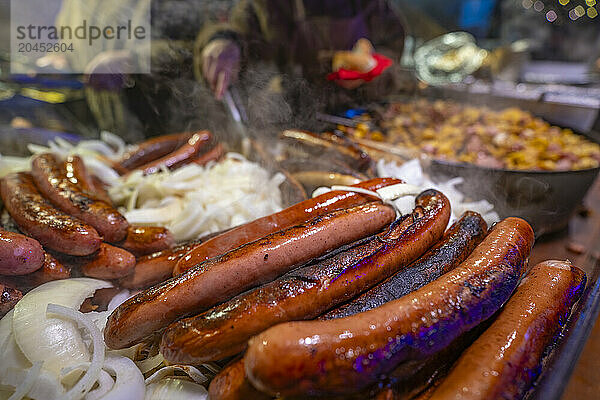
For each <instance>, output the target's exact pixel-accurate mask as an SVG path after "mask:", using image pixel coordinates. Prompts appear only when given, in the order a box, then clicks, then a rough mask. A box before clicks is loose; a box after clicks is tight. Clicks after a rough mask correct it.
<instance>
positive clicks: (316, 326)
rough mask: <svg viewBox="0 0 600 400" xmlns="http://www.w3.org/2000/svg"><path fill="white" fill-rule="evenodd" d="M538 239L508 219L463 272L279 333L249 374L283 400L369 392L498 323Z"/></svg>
mask: <svg viewBox="0 0 600 400" xmlns="http://www.w3.org/2000/svg"><path fill="white" fill-rule="evenodd" d="M533 240H534V235H533V231H532V229H531V227H530V226H529V224H528V223H527V222H525V221H524V220H522V219H519V218H507V219H505V220H503V221H501V222H500V223H499V224H497V225H496V226H495V227H494V229H492V230H491V232H490V233H489V235H488V236H487V237H486V238H485V240H484V241H483V242H482V243H481V244H480V245H479V246H477V248H475V250H474V251H473V253H472V254H471V255H470V256H469V258H467V259H466V260H465V261H464V262H463V263H462V264H461V265H460V266H459V267H457V268H456V269H454V270H453V271H451V272H448V273H446V274H445V275H443V276H442V277H440V278H439V279H437V280H436V281H434V282H432V283H430V284H428V285H426V286H423V287H422V288H421V289H419V290H417V291H415V292H413V293H411V294H409V295H407V296H404V297H402V298H400V299H398V300H395V301H392V302H389V303H386V304H384V305H383V306H381V307H378V308H375V309H373V310H370V311H366V312H364V313H360V314H356V315H353V316H350V317H346V318H339V319H333V320H328V321H301V322H287V323H284V324H280V325H277V326H274V327H272V328H270V329H268V330H266V331H265V332H263V333H261V334H259V335H257V336H255V337H254V338H252V339H251V340H250V342H249V345H248V350H247V352H246V356H245V367H246V374H247V376H248V378H249V379H250V381H251V383H252V384H253V385H254V386H255V387H257V388H259V389H260V390H262V391H265V392H268V393H272V394H275V393H279V394H280V395H283V396H286V395H290V396H293V395H317V394H323V395H326V394H344V393H351V392H355V391H357V390H361V389H364V388H366V387H368V386H369V385H371V384H373V383H375V382H377V381H378V380H379V379H381V378H382V377H383V376H384V375H386V374H388V373H390V372H391V371H392V370H394V369H395V368H396V367H397V366H398V365H399V364H401V363H403V362H407V361H410V360H415V359H417V360H418V359H424V358H426V357H429V356H431V355H433V354H436V353H437V352H439V351H441V350H443V349H445V348H446V347H447V346H448V345H450V344H451V343H452V342H453V341H454V340H455V339H456V338H457V337H459V336H460V335H462V334H463V333H465V332H467V331H469V330H470V329H472V328H473V327H475V326H476V325H478V324H479V323H481V322H482V321H484V320H486V319H487V318H489V317H490V316H492V315H493V314H494V312H495V311H497V310H498V308H499V307H500V306H501V305H502V304H503V303H504V302H505V301H506V300H507V299H508V298H509V297H510V295H511V294H512V292H513V290H514V289H515V287H516V286H517V282H518V281H519V279H520V277H521V275H522V273H523V271H524V269H525V264H526V259H527V257H528V255H529V252H530V250H531V246H532V245H533ZM283 354H285V357H282V355H283Z"/></svg>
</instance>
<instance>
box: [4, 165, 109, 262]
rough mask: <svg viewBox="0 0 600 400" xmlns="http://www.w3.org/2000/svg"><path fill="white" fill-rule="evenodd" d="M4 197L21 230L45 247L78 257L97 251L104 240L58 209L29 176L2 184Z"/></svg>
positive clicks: (11, 176)
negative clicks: (45, 197)
mask: <svg viewBox="0 0 600 400" xmlns="http://www.w3.org/2000/svg"><path fill="white" fill-rule="evenodd" d="M0 195H1V196H2V200H3V201H4V205H5V207H6V209H7V210H8V212H9V214H10V215H11V217H13V219H14V220H15V222H16V223H17V225H19V228H20V229H21V230H22V231H23V233H25V234H26V235H28V236H31V237H33V238H35V239H37V241H39V242H40V243H41V244H42V246H44V247H47V248H50V249H52V250H56V251H59V252H62V253H65V254H70V255H74V256H84V255H88V254H91V253H93V252H95V251H97V250H98V249H99V248H100V243H101V242H102V239H101V238H100V235H98V232H96V230H95V229H94V228H92V227H91V226H90V225H87V224H85V223H83V222H82V221H80V220H78V219H76V218H73V217H71V216H70V215H67V214H65V213H63V212H62V211H59V210H57V209H56V208H54V207H53V206H52V205H51V204H50V203H49V202H48V201H47V200H46V199H44V197H42V195H41V194H40V192H38V190H37V188H36V187H35V184H34V183H33V178H32V177H31V175H30V174H28V173H25V172H17V173H14V174H9V175H7V176H5V177H4V178H2V179H1V180H0Z"/></svg>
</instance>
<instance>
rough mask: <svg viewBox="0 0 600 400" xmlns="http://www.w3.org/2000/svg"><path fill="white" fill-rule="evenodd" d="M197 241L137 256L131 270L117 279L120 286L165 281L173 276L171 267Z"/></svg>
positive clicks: (148, 285) (139, 287)
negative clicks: (123, 276)
mask: <svg viewBox="0 0 600 400" xmlns="http://www.w3.org/2000/svg"><path fill="white" fill-rule="evenodd" d="M198 243H199V242H192V243H187V244H182V245H179V246H175V247H173V248H172V249H167V250H162V251H157V252H156V253H152V254H148V255H146V256H143V257H140V258H138V259H137V262H136V264H135V268H134V269H133V272H132V273H131V274H129V275H128V276H126V277H125V278H123V279H121V280H120V281H119V282H120V284H121V286H123V287H125V288H128V289H146V288H149V287H150V286H153V285H156V284H157V283H161V282H164V281H166V280H167V279H169V278H171V277H172V276H173V268H175V264H176V263H177V261H179V259H180V258H181V257H183V256H184V255H186V254H187V253H188V252H189V251H190V250H191V249H193V248H194V247H196V246H197V245H198Z"/></svg>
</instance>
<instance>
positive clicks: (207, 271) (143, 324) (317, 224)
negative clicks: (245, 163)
mask: <svg viewBox="0 0 600 400" xmlns="http://www.w3.org/2000/svg"><path fill="white" fill-rule="evenodd" d="M394 216H395V212H394V210H393V209H392V208H390V207H389V206H387V205H384V204H382V203H379V202H373V203H369V204H364V205H362V206H357V207H354V208H349V209H345V210H338V211H334V212H332V213H330V214H327V215H324V216H322V217H318V218H315V219H313V220H312V221H310V222H308V223H306V224H304V225H299V226H295V227H292V228H289V229H286V230H284V231H280V232H276V233H273V234H271V235H268V236H266V237H264V238H262V239H259V240H257V241H254V242H252V243H248V244H247V245H245V246H242V247H239V248H237V249H234V250H232V251H230V252H228V253H226V254H224V255H222V256H220V257H216V258H214V259H211V260H208V261H205V262H204V263H201V264H198V265H197V266H195V267H194V268H192V269H190V270H188V271H187V272H185V273H184V274H182V275H179V276H176V277H174V278H172V279H170V280H168V281H166V282H164V283H162V284H160V285H157V286H154V287H153V288H150V289H148V290H146V291H144V292H142V293H140V294H138V295H137V296H135V297H133V298H131V299H129V300H127V301H126V302H125V303H123V304H122V305H120V306H119V307H118V308H117V309H116V310H115V311H114V312H113V313H112V315H111V316H110V317H109V320H108V325H107V327H106V329H105V331H104V336H105V341H106V343H107V344H108V346H110V347H112V348H122V347H129V346H131V344H133V343H136V342H138V341H140V340H142V339H143V338H144V337H146V336H148V335H150V334H152V333H153V332H156V331H157V330H159V329H162V328H165V327H166V326H167V325H168V324H170V323H171V322H173V321H174V320H176V319H178V318H180V317H183V316H185V315H189V314H190V313H198V312H200V311H204V310H206V309H207V308H209V307H212V306H214V305H215V304H218V303H220V302H222V301H226V300H229V299H230V298H232V297H233V296H235V295H238V294H240V293H241V292H243V291H245V290H248V289H251V288H253V287H255V286H258V285H260V284H261V283H266V282H269V281H271V280H273V279H275V278H276V277H278V276H280V275H282V274H284V273H286V272H288V271H290V270H291V269H293V268H294V267H297V266H299V265H301V264H303V263H306V262H308V261H310V260H312V259H314V258H315V257H319V256H322V255H323V254H325V253H327V252H329V251H331V250H333V249H336V248H338V247H340V246H343V245H345V244H349V243H352V242H354V241H356V240H358V239H360V238H363V237H366V236H369V235H372V234H374V233H376V232H378V231H380V230H381V229H383V227H385V226H386V225H388V224H390V223H391V222H392V221H393V219H394Z"/></svg>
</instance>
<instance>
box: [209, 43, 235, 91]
mask: <svg viewBox="0 0 600 400" xmlns="http://www.w3.org/2000/svg"><path fill="white" fill-rule="evenodd" d="M240 58H241V51H240V47H239V46H238V44H237V43H236V42H234V41H232V40H229V39H214V40H211V41H210V42H209V43H208V44H207V45H206V47H205V48H204V50H202V55H201V64H202V75H203V76H204V79H205V80H206V83H207V84H208V86H209V87H210V89H211V90H212V91H213V93H214V94H215V97H216V98H217V99H218V100H220V99H221V98H222V97H223V94H224V93H225V91H226V90H227V88H228V87H229V85H230V84H232V83H234V82H236V81H237V79H238V75H239V73H240Z"/></svg>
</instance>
